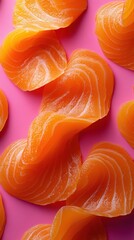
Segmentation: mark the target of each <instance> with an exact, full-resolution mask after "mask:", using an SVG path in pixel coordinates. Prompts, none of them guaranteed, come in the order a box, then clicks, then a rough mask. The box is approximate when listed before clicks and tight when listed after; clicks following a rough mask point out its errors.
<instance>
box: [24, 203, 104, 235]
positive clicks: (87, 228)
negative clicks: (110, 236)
mask: <svg viewBox="0 0 134 240" xmlns="http://www.w3.org/2000/svg"><path fill="white" fill-rule="evenodd" d="M46 229H48V231H49V233H48V235H47V236H46ZM43 231H44V235H43ZM38 236H42V239H44V240H47V239H48V240H50V239H51V240H61V239H62V240H94V239H96V240H106V239H107V234H106V231H105V228H104V225H103V222H102V219H101V218H100V217H96V216H93V215H91V214H90V213H89V212H87V211H85V210H83V209H81V208H78V207H62V208H61V209H60V210H59V211H58V213H57V214H56V216H55V218H54V221H53V223H52V225H51V227H50V226H48V225H44V227H43V225H37V226H35V227H33V228H31V229H29V230H28V231H27V232H26V233H25V234H24V236H23V237H22V240H28V239H29V240H35V239H37V237H38Z"/></svg>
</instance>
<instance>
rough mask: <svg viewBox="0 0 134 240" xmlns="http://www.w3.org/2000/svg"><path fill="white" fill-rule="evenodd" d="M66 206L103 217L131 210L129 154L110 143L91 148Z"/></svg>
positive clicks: (133, 179) (133, 180)
mask: <svg viewBox="0 0 134 240" xmlns="http://www.w3.org/2000/svg"><path fill="white" fill-rule="evenodd" d="M67 204H70V205H76V206H79V207H82V208H83V209H86V210H88V211H89V212H90V213H92V214H94V215H99V216H105V217H116V216H120V215H126V214H129V213H130V212H131V211H132V210H133V208H134V162H133V160H132V158H131V157H130V156H129V154H128V153H127V152H126V151H125V150H124V149H123V148H121V147H120V146H118V145H114V144H112V143H107V142H104V143H99V144H97V145H95V146H94V147H93V149H92V150H91V152H90V153H89V155H88V157H87V159H86V161H85V162H84V164H83V166H82V169H81V174H80V179H79V181H78V185H77V190H76V191H75V193H74V194H73V195H72V196H70V198H69V199H68V200H67Z"/></svg>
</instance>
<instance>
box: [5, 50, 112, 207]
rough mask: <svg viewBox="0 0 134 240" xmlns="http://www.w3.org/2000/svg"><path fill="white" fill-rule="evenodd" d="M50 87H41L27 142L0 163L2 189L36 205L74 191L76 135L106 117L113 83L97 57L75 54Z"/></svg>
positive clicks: (17, 145) (9, 150) (8, 151)
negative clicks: (38, 109) (36, 110)
mask: <svg viewBox="0 0 134 240" xmlns="http://www.w3.org/2000/svg"><path fill="white" fill-rule="evenodd" d="M54 82H55V83H54ZM54 82H53V83H50V84H48V85H46V86H45V87H44V89H45V90H44V97H43V100H42V105H41V111H40V113H39V115H38V116H37V117H36V118H35V119H34V120H33V122H32V124H31V126H30V128H29V132H28V137H27V140H25V141H22V140H20V141H18V142H16V143H14V144H13V145H11V146H9V147H8V148H7V149H6V150H5V151H4V153H3V154H2V156H1V160H0V166H1V167H0V181H1V184H2V185H3V187H4V188H5V189H6V190H7V191H8V192H9V193H10V194H12V195H13V196H16V197H18V198H20V199H23V200H26V201H28V202H32V203H35V204H39V205H46V204H50V203H53V202H57V201H62V200H66V199H67V198H68V197H69V196H70V195H72V194H73V192H74V191H75V190H76V187H77V183H78V180H79V177H80V169H81V151H80V147H79V142H78V134H79V133H80V131H82V130H83V129H85V128H86V127H88V126H89V125H91V124H92V123H94V122H96V121H97V120H99V119H101V118H103V117H104V116H106V115H107V113H108V111H109V108H110V103H111V97H112V92H113V84H114V79H113V74H112V71H111V69H110V67H109V66H108V65H107V63H106V62H105V61H104V60H103V59H102V58H101V57H100V56H98V55H97V54H95V53H92V52H90V51H88V50H79V51H76V52H74V53H73V56H72V57H71V60H70V62H69V64H68V68H67V70H66V72H65V74H63V75H62V77H61V78H58V79H57V80H55V81H54ZM76 83H77V84H76ZM49 86H50V87H49ZM52 89H53V90H52ZM16 159H17V161H16ZM6 166H8V168H7V167H6Z"/></svg>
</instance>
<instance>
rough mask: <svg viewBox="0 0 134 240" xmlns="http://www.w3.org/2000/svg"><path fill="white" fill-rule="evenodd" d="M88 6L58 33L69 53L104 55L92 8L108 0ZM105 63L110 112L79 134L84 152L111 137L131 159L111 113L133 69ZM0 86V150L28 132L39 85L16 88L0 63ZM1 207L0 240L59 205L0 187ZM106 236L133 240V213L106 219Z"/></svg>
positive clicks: (128, 93) (5, 23)
mask: <svg viewBox="0 0 134 240" xmlns="http://www.w3.org/2000/svg"><path fill="white" fill-rule="evenodd" d="M88 2H89V4H88V10H87V11H86V12H85V13H84V14H83V16H81V17H80V18H79V19H78V20H77V21H76V22H75V23H74V24H73V25H72V26H71V27H69V28H68V29H65V30H59V31H58V35H59V37H60V39H61V42H62V43H63V46H64V47H65V49H66V51H67V53H68V56H69V55H70V54H71V52H72V51H73V50H74V49H76V48H87V49H91V50H93V51H96V52H97V53H99V54H100V55H101V56H102V57H104V55H103V53H102V51H101V49H100V47H99V44H98V41H97V38H96V36H95V29H94V25H95V13H96V11H97V9H98V8H99V7H100V6H102V5H103V4H104V3H108V2H110V0H99V1H98V0H89V1H88ZM14 3H15V0H1V1H0V44H1V43H2V40H3V38H4V37H5V36H6V34H7V33H8V32H9V31H10V30H12V28H13V27H12V11H13V7H14ZM108 62H109V65H110V66H111V68H112V69H113V72H114V74H115V91H114V96H113V101H112V107H111V111H110V114H109V115H108V117H106V118H105V119H104V120H102V121H100V122H98V123H96V124H94V125H93V126H91V127H89V128H88V129H87V130H85V131H84V132H83V133H81V136H80V144H81V149H82V153H83V156H84V158H85V156H86V155H87V153H88V151H89V149H90V147H91V146H92V145H93V144H94V143H96V142H98V141H112V142H113V143H117V144H120V145H122V146H123V147H124V148H125V149H126V150H127V151H128V152H129V153H130V155H131V156H132V157H133V158H134V151H133V150H132V149H131V147H130V146H129V145H128V144H127V143H126V141H125V140H124V139H123V138H122V137H121V135H120V133H119V132H118V129H117V124H116V115H117V112H118V109H119V106H120V105H121V104H122V103H123V102H124V101H127V100H130V99H134V88H133V87H134V73H133V72H131V71H128V70H125V69H123V68H121V67H119V66H117V65H115V64H114V63H112V62H110V61H108ZM0 88H1V89H3V90H4V92H5V93H6V95H7V97H8V101H9V120H8V123H7V125H6V127H5V129H4V130H3V132H2V133H0V153H2V151H3V150H4V149H5V147H6V146H7V145H8V144H10V143H11V142H12V141H14V140H16V139H19V138H23V137H26V136H27V131H28V127H29V125H30V123H31V121H32V120H33V118H34V117H35V116H36V115H37V113H38V109H39V105H40V101H41V96H42V89H40V90H38V91H35V92H32V93H28V92H22V91H20V90H19V89H18V88H16V87H15V86H14V85H13V84H12V83H11V82H10V81H9V80H8V78H7V77H6V75H5V74H4V72H3V70H2V68H1V67H0ZM0 192H1V194H2V196H3V201H4V205H5V209H6V216H7V224H6V228H5V232H4V235H3V238H2V239H3V240H19V239H21V236H22V235H23V233H24V231H25V230H27V229H28V228H29V227H31V226H33V225H36V224H39V223H51V222H52V219H53V217H54V215H55V213H56V211H57V210H58V208H59V207H58V206H46V207H39V206H34V205H32V204H28V203H26V202H23V201H21V200H17V199H15V198H13V197H11V196H9V195H8V194H7V193H6V192H5V191H4V190H3V189H2V187H0ZM105 224H106V228H107V231H108V236H109V240H117V239H118V240H119V239H122V240H132V239H134V213H132V214H130V215H129V216H126V217H120V218H116V219H106V220H105Z"/></svg>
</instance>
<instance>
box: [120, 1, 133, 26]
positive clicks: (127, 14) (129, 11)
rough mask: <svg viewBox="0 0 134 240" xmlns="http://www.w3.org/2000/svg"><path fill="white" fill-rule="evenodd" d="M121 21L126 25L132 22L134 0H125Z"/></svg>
mask: <svg viewBox="0 0 134 240" xmlns="http://www.w3.org/2000/svg"><path fill="white" fill-rule="evenodd" d="M123 23H124V25H126V26H128V25H130V24H134V1H133V0H126V1H125V4H124V10H123Z"/></svg>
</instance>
